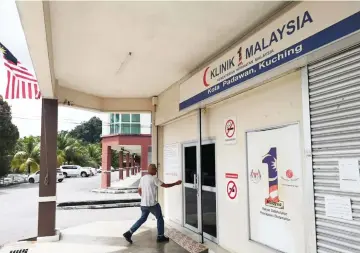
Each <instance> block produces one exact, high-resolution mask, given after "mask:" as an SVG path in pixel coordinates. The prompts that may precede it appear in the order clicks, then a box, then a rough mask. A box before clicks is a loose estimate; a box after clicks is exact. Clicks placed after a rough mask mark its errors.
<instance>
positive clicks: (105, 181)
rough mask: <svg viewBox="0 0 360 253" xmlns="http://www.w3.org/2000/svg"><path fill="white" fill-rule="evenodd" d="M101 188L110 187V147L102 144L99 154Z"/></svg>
mask: <svg viewBox="0 0 360 253" xmlns="http://www.w3.org/2000/svg"><path fill="white" fill-rule="evenodd" d="M101 159H102V163H101V167H102V170H103V171H102V173H101V188H108V187H110V182H111V147H110V146H105V145H103V147H102V154H101Z"/></svg>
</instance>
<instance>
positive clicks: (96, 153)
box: [87, 144, 101, 168]
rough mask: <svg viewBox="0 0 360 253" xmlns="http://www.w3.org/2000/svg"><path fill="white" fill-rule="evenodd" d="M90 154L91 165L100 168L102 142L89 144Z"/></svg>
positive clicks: (88, 151)
mask: <svg viewBox="0 0 360 253" xmlns="http://www.w3.org/2000/svg"><path fill="white" fill-rule="evenodd" d="M87 153H88V155H89V165H90V166H92V167H95V168H98V167H99V166H100V164H101V146H100V144H89V145H88V146H87Z"/></svg>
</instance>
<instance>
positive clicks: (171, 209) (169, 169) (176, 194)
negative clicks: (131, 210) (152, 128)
mask: <svg viewBox="0 0 360 253" xmlns="http://www.w3.org/2000/svg"><path fill="white" fill-rule="evenodd" d="M163 154H164V166H163V168H164V181H165V182H175V181H177V180H179V179H181V178H182V176H181V153H180V144H179V143H172V144H167V145H164V153H163ZM181 198H182V187H173V188H169V189H167V190H166V191H164V199H165V205H164V211H165V214H166V216H167V217H168V218H169V219H170V220H172V221H175V222H176V223H178V224H182V202H181V201H179V199H181Z"/></svg>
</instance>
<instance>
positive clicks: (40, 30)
mask: <svg viewBox="0 0 360 253" xmlns="http://www.w3.org/2000/svg"><path fill="white" fill-rule="evenodd" d="M16 6H17V9H18V12H19V17H20V21H21V24H22V28H23V30H24V34H25V37H26V42H27V46H28V50H29V53H30V57H31V60H32V64H33V67H34V71H35V74H36V78H37V80H38V82H39V86H40V90H41V93H42V96H43V97H44V98H54V97H55V93H54V88H55V78H54V68H53V59H52V40H51V22H50V10H49V2H43V1H19V0H17V1H16Z"/></svg>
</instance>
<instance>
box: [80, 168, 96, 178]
mask: <svg viewBox="0 0 360 253" xmlns="http://www.w3.org/2000/svg"><path fill="white" fill-rule="evenodd" d="M83 168H84V169H89V170H90V172H91V176H95V175H96V174H97V170H96V169H95V168H92V167H83Z"/></svg>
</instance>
